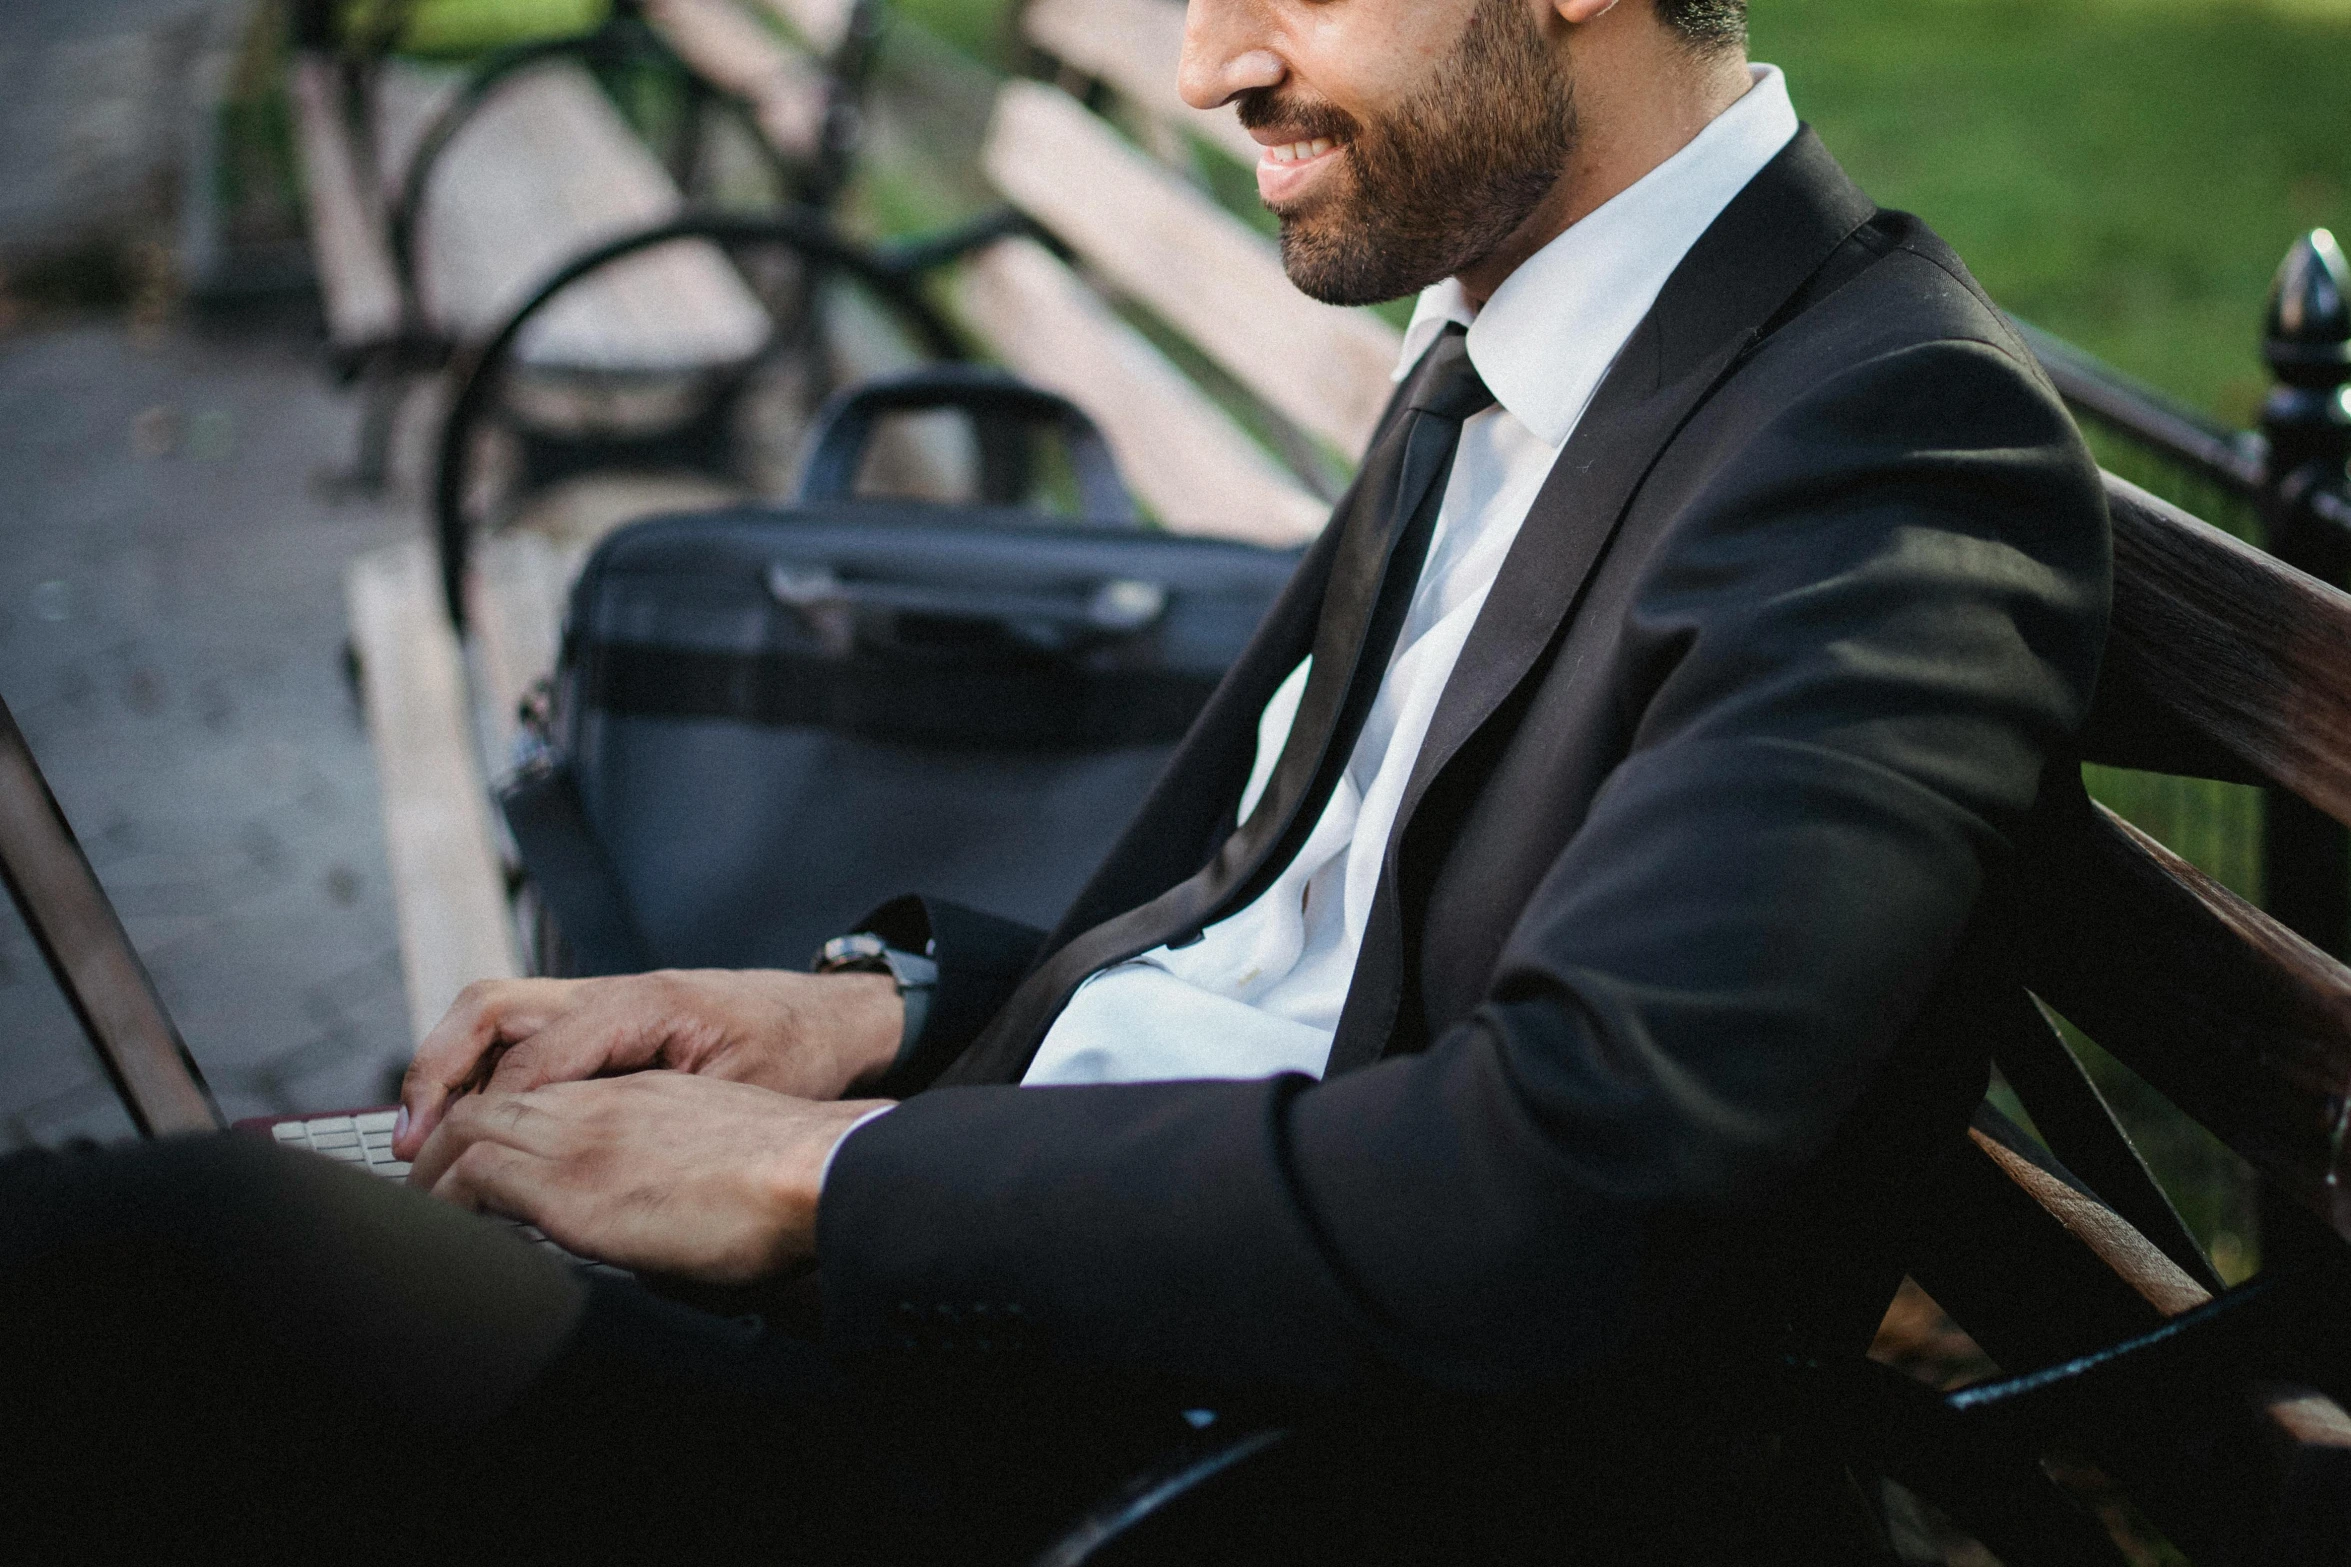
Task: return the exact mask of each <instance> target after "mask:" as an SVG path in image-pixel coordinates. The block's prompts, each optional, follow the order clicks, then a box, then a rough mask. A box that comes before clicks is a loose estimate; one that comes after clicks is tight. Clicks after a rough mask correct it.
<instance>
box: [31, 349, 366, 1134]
mask: <svg viewBox="0 0 2351 1567" xmlns="http://www.w3.org/2000/svg"><path fill="white" fill-rule="evenodd" d="M312 330H313V329H312V328H311V327H310V326H309V324H308V323H307V321H305V320H304V319H301V317H300V313H299V312H298V311H297V312H292V313H290V314H283V313H282V314H281V315H280V316H279V317H278V318H276V319H274V320H272V319H266V318H263V317H259V316H248V317H246V318H244V319H241V320H237V321H233V322H229V321H215V322H213V323H211V324H209V325H201V324H200V325H195V326H181V327H175V328H171V329H169V330H167V331H166V332H165V333H163V334H162V335H161V337H160V338H158V339H157V340H155V341H153V342H151V343H144V344H140V343H134V341H133V340H132V337H131V336H130V334H129V333H128V332H127V331H126V329H125V328H124V327H122V326H121V325H119V324H114V323H108V322H97V321H93V322H88V323H83V324H69V325H61V326H49V327H44V328H40V329H27V330H20V331H18V332H17V333H15V334H14V335H12V336H11V335H0V695H5V696H6V698H7V700H8V703H9V705H10V707H11V708H12V709H13V711H14V712H15V713H16V716H17V719H18V722H19V723H20V724H21V725H22V726H23V728H24V730H25V732H26V734H27V736H28V737H29V738H30V739H31V742H32V744H33V747H34V750H35V753H36V754H37V755H38V756H39V757H40V758H41V761H42V763H43V766H44V767H45V768H46V770H47V771H48V774H49V777H50V782H51V785H52V787H53V788H54V789H55V790H56V791H57V794H58V797H59V799H60V800H61V802H62V803H63V805H64V807H65V810H66V813H67V815H68V816H69V817H70V818H71V820H72V821H73V823H74V826H75V828H76V830H77V831H78V832H79V833H80V834H81V836H82V838H83V841H84V844H85V846H86V848H87V849H88V851H89V854H90V857H91V859H92V861H93V862H94V863H95V864H96V866H97V869H98V873H99V876H100V879H101V880H102V881H103V882H104V883H105V885H106V887H107V890H108V892H109V893H110V894H111V895H112V896H113V898H114V900H115V902H116V904H117V905H118V907H119V908H120V909H121V911H122V914H123V916H124V919H125V922H126V924H127V925H128V927H129V930H130V933H131V938H132V940H133V942H134V943H135V944H136V945H137V946H138V948H139V949H140V951H141V953H142V954H143V955H144V956H145V958H146V960H147V963H148V965H149V967H150V968H151V969H152V970H153V971H154V973H155V976H156V980H157V983H158V986H159V988H160V989H161V991H162V993H163V996H164V998H165V1001H166V1004H167V1005H168V1006H169V1007H170V1008H171V1009H172V1012H173V1013H174V1015H175V1016H176V1017H177V1018H178V1020H179V1023H180V1026H181V1029H182V1031H183V1032H184V1033H185V1034H186V1036H187V1038H188V1042H189V1044H190V1045H191V1047H192V1048H193V1049H194V1051H195V1054H196V1057H197V1059H198V1060H199V1061H200V1062H201V1063H202V1064H203V1066H204V1069H205V1072H206V1073H207V1075H208V1076H209V1078H210V1080H211V1082H212V1085H213V1087H214V1089H215V1091H216V1092H217V1093H218V1095H219V1097H220V1099H221V1102H222V1105H223V1107H224V1108H225V1109H226V1110H227V1111H228V1112H229V1113H230V1114H231V1115H232V1116H234V1115H250V1114H255V1113H259V1112H262V1111H265V1110H292V1109H324V1108H331V1107H336V1106H344V1105H351V1104H355V1103H373V1102H380V1097H381V1089H382V1080H383V1076H384V1073H385V1069H386V1067H387V1065H389V1064H390V1063H393V1062H395V1061H397V1060H399V1059H401V1058H403V1057H404V1056H405V1054H406V1051H407V1039H406V1024H405V1019H404V1015H403V1010H402V1003H401V989H400V972H399V959H398V953H397V948H396V945H395V938H394V928H393V920H392V908H391V897H390V890H389V886H388V883H387V874H386V871H385V864H384V849H383V838H382V828H381V825H380V818H379V814H378V803H377V796H376V783H375V773H374V763H373V761H372V759H371V757H370V755H369V752H368V747H367V739H366V736H365V733H364V732H363V729H362V727H361V724H360V720H359V716H358V711H357V707H356V704H355V702H354V700H353V698H352V696H351V694H350V691H349V689H348V687H347V685H346V682H345V678H344V675H343V672H342V648H343V643H344V625H343V603H342V587H341V573H342V568H343V564H344V562H345V561H346V560H347V559H349V558H350V556H352V555H353V554H355V553H357V552H359V551H361V550H364V549H367V548H370V547H373V546H376V545H379V544H382V543H384V542H387V541H389V540H391V539H393V538H395V537H397V536H398V535H399V533H400V531H401V530H402V529H403V528H405V527H407V526H411V525H412V524H409V523H406V522H405V521H400V520H396V519H397V518H404V517H405V515H406V514H405V512H399V511H395V510H394V508H393V507H392V506H391V505H390V504H388V503H386V504H376V503H360V502H352V501H348V500H336V499H334V498H332V497H331V494H330V492H329V491H328V489H327V488H326V487H325V486H322V485H321V484H320V483H319V482H318V476H319V475H320V474H321V473H322V472H323V471H325V470H327V469H329V468H330V467H331V466H332V464H334V463H335V462H336V461H338V460H342V459H343V458H344V457H346V456H347V454H348V452H349V450H350V438H351V426H352V420H353V411H352V407H351V404H350V401H349V399H348V398H346V397H345V396H344V395H342V394H341V393H339V392H336V391H334V390H332V389H331V388H330V387H329V386H328V385H327V383H326V381H325V378H324V377H323V375H322V373H321V371H320V369H319V361H318V357H317V354H316V351H315V349H314V348H313V347H312V337H311V332H312ZM128 1131H129V1125H128V1122H127V1121H126V1120H125V1118H124V1117H123V1115H122V1113H121V1112H120V1110H119V1109H118V1108H117V1107H116V1105H115V1103H114V1099H113V1096H112V1094H111V1092H110V1091H109V1090H108V1088H107V1086H106V1083H105V1080H104V1079H103V1077H101V1076H100V1074H99V1073H98V1071H97V1069H96V1066H95V1064H94V1062H93V1061H92V1059H91V1057H90V1054H89V1051H88V1049H87V1047H86V1045H85V1044H84V1043H83V1041H82V1038H81V1035H80V1033H79V1031H78V1030H77V1029H76V1027H75V1026H74V1023H73V1021H72V1018H71V1016H70V1014H69V1013H68V1012H67V1011H66V1009H65V1007H64V1005H63V1003H62V1002H61V1001H60V999H59V998H58V996H57V994H56V992H55V990H54V988H53V986H52V984H51V981H50V977H49V974H48V971H47V969H46V967H45V966H44V965H43V963H42V961H41V959H40V956H39V954H38V952H37V951H35V949H34V948H33V946H32V944H31V941H30V939H29V937H28V936H27V935H26V933H25V931H24V929H23V927H22V926H21V924H20V923H19V922H18V920H17V918H16V914H15V911H14V909H13V908H11V907H9V906H8V905H7V904H6V902H5V900H0V1148H4V1147H9V1146H16V1145H20V1144H23V1143H27V1142H43V1143H55V1142H57V1141H60V1140H62V1139H64V1138H67V1137H70V1136H76V1135H87V1136H93V1137H97V1138H100V1139H107V1138H111V1137H116V1136H122V1135H127V1133H128Z"/></svg>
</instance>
